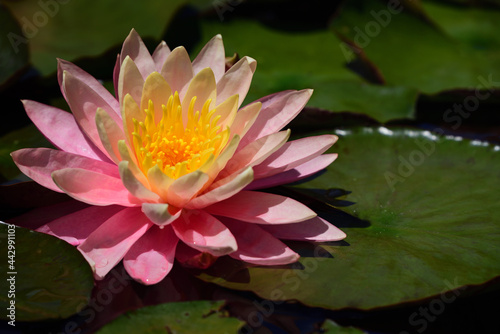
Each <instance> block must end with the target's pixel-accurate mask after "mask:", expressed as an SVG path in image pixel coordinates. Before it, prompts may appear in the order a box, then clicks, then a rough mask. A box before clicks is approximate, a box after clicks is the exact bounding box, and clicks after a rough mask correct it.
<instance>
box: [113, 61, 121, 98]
mask: <svg viewBox="0 0 500 334" xmlns="http://www.w3.org/2000/svg"><path fill="white" fill-rule="evenodd" d="M120 67H121V62H120V54H117V55H116V62H115V67H114V68H113V87H114V89H115V97H116V98H117V99H118V98H119V96H118V78H119V77H120Z"/></svg>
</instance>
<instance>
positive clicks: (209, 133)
mask: <svg viewBox="0 0 500 334" xmlns="http://www.w3.org/2000/svg"><path fill="white" fill-rule="evenodd" d="M195 102H196V97H193V98H192V99H191V103H190V104H189V109H188V112H187V122H186V125H184V121H183V117H182V115H183V112H182V106H181V103H180V99H179V94H178V93H177V92H175V94H174V95H171V96H170V98H169V99H168V103H167V105H166V106H165V105H162V110H163V114H162V118H161V120H160V121H159V122H158V123H155V112H154V105H153V102H152V101H151V100H149V105H148V109H146V110H144V111H145V113H146V117H145V119H144V122H139V121H137V120H136V119H135V118H134V119H133V122H134V132H133V133H132V135H133V144H134V148H135V152H136V155H137V158H138V160H139V164H140V165H141V169H142V171H143V172H144V173H147V171H148V170H149V169H150V168H152V167H154V166H155V165H157V166H158V167H159V168H160V169H161V170H162V171H163V172H164V173H165V174H166V175H167V176H169V177H170V178H173V179H177V178H179V177H181V176H183V175H185V174H188V173H190V172H193V171H195V170H198V169H200V168H202V167H205V166H207V165H209V164H211V163H212V162H213V160H214V158H215V157H216V156H218V155H219V154H220V152H221V151H222V149H224V147H225V146H226V144H227V142H228V139H229V128H226V129H224V130H221V126H220V125H217V122H218V121H219V119H220V116H215V117H214V113H215V109H213V110H209V107H210V103H211V100H210V99H209V100H207V101H205V103H204V105H203V108H202V110H201V112H200V111H199V110H194V104H195Z"/></svg>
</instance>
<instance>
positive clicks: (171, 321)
mask: <svg viewBox="0 0 500 334" xmlns="http://www.w3.org/2000/svg"><path fill="white" fill-rule="evenodd" d="M223 305H224V302H213V301H195V302H179V303H167V304H160V305H155V306H148V307H143V308H141V309H138V310H135V311H132V312H128V313H126V314H124V315H122V316H120V317H119V318H117V319H116V320H114V321H113V322H111V323H109V324H108V325H106V326H104V327H103V328H102V329H101V330H100V331H99V332H98V333H99V334H115V333H119V334H121V333H144V334H146V333H148V334H149V333H151V334H153V333H207V334H211V333H213V334H222V333H227V334H229V333H237V332H238V329H239V328H240V327H241V326H242V325H243V323H242V322H241V321H239V320H237V319H236V318H229V317H228V316H227V315H225V314H224V313H223V312H221V311H220V308H221V307H222V306H223Z"/></svg>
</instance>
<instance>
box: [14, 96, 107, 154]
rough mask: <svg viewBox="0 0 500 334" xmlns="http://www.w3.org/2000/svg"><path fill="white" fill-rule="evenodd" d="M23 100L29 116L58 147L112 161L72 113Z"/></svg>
mask: <svg viewBox="0 0 500 334" xmlns="http://www.w3.org/2000/svg"><path fill="white" fill-rule="evenodd" d="M22 102H23V104H24V108H25V109H26V113H27V114H28V116H29V118H30V119H31V120H32V121H33V123H35V125H36V127H37V128H38V129H39V130H40V132H42V134H43V135H44V136H45V137H47V138H48V139H49V140H50V141H51V142H52V144H54V145H55V146H56V147H58V148H60V149H61V150H63V151H66V152H69V153H74V154H78V155H83V156H85V157H88V158H92V159H96V160H102V161H106V162H110V160H109V158H108V157H107V156H106V155H105V154H104V153H103V152H102V151H101V150H100V149H99V148H97V146H96V145H94V144H93V143H92V141H91V140H90V139H88V137H87V136H86V135H85V134H84V133H83V132H82V131H81V129H80V127H79V126H78V124H77V123H76V120H75V117H73V115H72V114H70V113H69V112H66V111H63V110H61V109H57V108H54V107H50V106H47V105H45V104H41V103H38V102H35V101H29V100H23V101H22Z"/></svg>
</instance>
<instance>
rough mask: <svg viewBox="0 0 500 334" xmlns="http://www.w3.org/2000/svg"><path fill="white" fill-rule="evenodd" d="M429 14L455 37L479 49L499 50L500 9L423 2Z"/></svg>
mask: <svg viewBox="0 0 500 334" xmlns="http://www.w3.org/2000/svg"><path fill="white" fill-rule="evenodd" d="M422 6H423V8H424V9H425V12H426V13H427V15H428V16H429V17H430V18H431V19H432V20H433V21H434V23H436V24H437V25H439V27H440V28H442V29H443V30H444V31H445V32H446V33H447V34H449V35H450V36H452V37H453V38H454V39H456V40H458V41H460V42H462V43H464V44H467V45H469V46H471V47H472V48H474V49H477V50H488V51H498V48H499V47H500V36H499V35H498V33H497V31H498V30H499V29H500V11H499V10H490V9H488V10H486V9H481V8H470V7H457V6H450V5H446V4H442V3H436V2H422Z"/></svg>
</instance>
